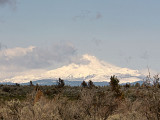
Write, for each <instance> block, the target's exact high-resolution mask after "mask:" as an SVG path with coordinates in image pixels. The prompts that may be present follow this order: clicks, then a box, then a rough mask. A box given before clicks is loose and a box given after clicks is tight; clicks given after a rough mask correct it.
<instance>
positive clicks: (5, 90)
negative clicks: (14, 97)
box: [2, 86, 11, 92]
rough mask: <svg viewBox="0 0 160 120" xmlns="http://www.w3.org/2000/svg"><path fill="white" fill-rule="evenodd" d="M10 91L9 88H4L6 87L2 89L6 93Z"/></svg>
mask: <svg viewBox="0 0 160 120" xmlns="http://www.w3.org/2000/svg"><path fill="white" fill-rule="evenodd" d="M10 90H11V88H10V87H8V86H4V87H3V88H2V91H4V92H10Z"/></svg>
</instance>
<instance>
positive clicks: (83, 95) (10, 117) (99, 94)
mask: <svg viewBox="0 0 160 120" xmlns="http://www.w3.org/2000/svg"><path fill="white" fill-rule="evenodd" d="M3 87H4V86H3ZM7 87H10V88H7V89H13V88H12V87H13V86H7ZM23 87H24V89H23ZM25 87H27V86H21V87H19V88H21V89H22V91H23V90H26V91H28V94H27V92H23V93H26V96H25V98H24V99H22V100H21V99H17V98H13V99H11V100H10V99H7V100H6V99H5V100H4V99H1V101H2V102H1V104H0V120H159V119H160V89H159V88H155V87H153V86H150V87H149V88H145V87H129V88H125V87H122V86H121V88H120V91H121V93H122V94H121V96H118V97H117V96H116V95H115V93H114V91H112V90H111V89H110V87H109V86H108V87H107V86H106V87H95V88H82V87H69V86H65V87H64V88H55V87H54V86H40V89H41V90H38V91H36V90H35V89H34V87H33V88H32V87H27V88H25ZM2 89H3V88H2ZM5 89H6V88H5ZM28 89H31V90H28ZM5 91H6V94H8V95H10V94H11V95H12V94H15V93H14V91H12V93H9V92H10V91H8V90H5ZM5 91H3V90H1V89H0V93H1V97H3V96H2V95H3V94H4V93H5ZM29 91H30V92H29ZM2 93H3V94H2ZM49 96H52V97H49ZM8 97H9V96H8Z"/></svg>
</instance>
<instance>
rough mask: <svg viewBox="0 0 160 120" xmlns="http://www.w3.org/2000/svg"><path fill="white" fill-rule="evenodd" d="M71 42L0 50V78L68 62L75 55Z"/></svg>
mask: <svg viewBox="0 0 160 120" xmlns="http://www.w3.org/2000/svg"><path fill="white" fill-rule="evenodd" d="M76 51H77V50H76V49H75V48H74V46H73V45H72V44H68V43H63V44H62V43H61V44H53V45H52V46H50V47H43V48H42V47H35V46H29V47H27V48H22V47H16V48H10V49H7V48H5V49H1V50H0V76H1V77H0V79H4V78H6V77H8V78H9V77H13V76H15V75H17V74H22V73H23V74H24V72H28V71H31V70H32V71H34V72H35V71H39V70H45V69H54V68H56V67H57V66H61V65H65V64H69V63H71V62H72V61H74V59H73V58H74V57H76Z"/></svg>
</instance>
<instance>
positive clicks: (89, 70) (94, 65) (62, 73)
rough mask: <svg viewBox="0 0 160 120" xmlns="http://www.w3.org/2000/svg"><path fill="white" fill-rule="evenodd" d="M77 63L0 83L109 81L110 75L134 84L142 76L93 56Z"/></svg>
mask: <svg viewBox="0 0 160 120" xmlns="http://www.w3.org/2000/svg"><path fill="white" fill-rule="evenodd" d="M80 61H85V62H84V63H83V62H82V63H81V64H79V63H72V64H69V65H67V66H63V67H61V68H57V69H54V70H49V71H46V72H45V73H43V74H40V75H34V74H32V75H26V76H16V77H13V78H11V79H5V80H3V81H2V82H13V83H26V82H29V81H36V80H42V79H53V80H55V79H58V78H62V79H64V80H68V81H82V80H86V81H88V80H92V81H94V82H102V81H106V82H109V81H110V76H111V75H116V76H117V77H118V78H120V83H125V82H135V81H139V80H141V78H142V75H141V74H140V73H139V71H137V70H131V69H128V68H120V67H117V66H115V65H112V64H109V63H106V62H104V61H100V60H98V59H97V58H96V57H94V56H90V55H88V54H86V55H83V56H82V58H81V60H80Z"/></svg>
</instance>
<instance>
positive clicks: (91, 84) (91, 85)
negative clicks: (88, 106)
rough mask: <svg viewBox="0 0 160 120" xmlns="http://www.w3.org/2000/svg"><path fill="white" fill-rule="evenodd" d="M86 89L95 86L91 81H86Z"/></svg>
mask: <svg viewBox="0 0 160 120" xmlns="http://www.w3.org/2000/svg"><path fill="white" fill-rule="evenodd" d="M88 87H89V88H93V87H95V85H94V84H93V82H92V81H91V80H89V81H88Z"/></svg>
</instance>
